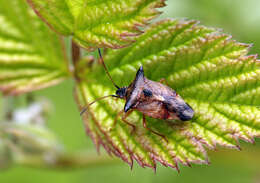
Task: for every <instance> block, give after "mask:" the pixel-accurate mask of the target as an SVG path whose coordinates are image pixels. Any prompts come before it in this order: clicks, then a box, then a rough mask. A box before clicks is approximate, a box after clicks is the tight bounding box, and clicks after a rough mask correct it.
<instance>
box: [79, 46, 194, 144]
mask: <svg viewBox="0 0 260 183" xmlns="http://www.w3.org/2000/svg"><path fill="white" fill-rule="evenodd" d="M98 53H99V57H100V60H101V63H102V65H103V67H104V69H105V72H106V74H107V76H108V77H109V79H110V80H111V82H112V83H113V85H114V86H115V87H116V88H117V90H116V94H115V95H108V96H104V97H101V98H98V99H96V100H95V101H93V102H91V103H89V104H88V105H87V106H85V107H84V108H83V110H82V111H81V113H80V115H82V114H83V113H84V112H85V111H86V110H87V109H88V107H89V106H90V105H92V104H94V103H95V102H97V101H99V100H102V99H105V98H107V97H116V98H120V99H124V100H125V101H126V103H125V106H124V109H123V110H122V111H120V112H119V113H118V115H117V118H118V116H121V117H122V121H123V122H125V123H127V124H128V125H130V126H132V128H133V132H134V130H135V125H133V124H131V123H129V122H128V121H127V120H126V118H127V117H128V116H129V115H130V114H131V112H132V111H133V110H137V111H140V112H141V113H142V114H143V126H144V128H146V129H148V130H150V131H151V132H152V133H154V134H156V135H159V136H161V137H162V138H164V139H165V140H166V141H167V139H166V138H165V136H164V135H162V134H160V133H158V132H156V131H154V130H152V129H150V128H148V126H147V124H146V118H145V116H149V117H152V118H156V119H164V120H176V119H177V120H180V121H188V120H191V119H192V117H193V115H194V111H193V109H192V108H191V106H190V105H189V104H187V103H186V102H185V101H184V100H183V99H182V98H181V97H180V96H179V95H178V94H177V93H176V92H175V91H174V90H173V89H172V88H170V87H168V86H166V85H163V84H162V83H161V82H155V81H151V80H149V79H147V78H146V77H145V76H144V70H143V67H142V66H141V67H140V68H139V69H138V71H137V73H136V76H135V79H134V80H133V82H132V83H131V84H130V85H129V86H126V87H119V86H117V85H116V84H115V82H114V81H113V79H112V77H111V75H110V74H109V72H108V70H107V67H106V65H105V63H104V60H103V57H102V55H101V51H100V49H98ZM161 81H162V80H161ZM117 118H116V119H115V123H116V121H117Z"/></svg>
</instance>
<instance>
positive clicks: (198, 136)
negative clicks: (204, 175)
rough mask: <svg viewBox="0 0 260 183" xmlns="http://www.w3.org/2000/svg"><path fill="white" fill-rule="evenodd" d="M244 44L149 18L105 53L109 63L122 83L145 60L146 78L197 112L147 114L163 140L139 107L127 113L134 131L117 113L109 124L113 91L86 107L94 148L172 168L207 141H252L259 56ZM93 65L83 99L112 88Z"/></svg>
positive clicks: (198, 153) (256, 131) (257, 116)
mask: <svg viewBox="0 0 260 183" xmlns="http://www.w3.org/2000/svg"><path fill="white" fill-rule="evenodd" d="M248 48H249V45H246V44H241V43H237V42H235V41H233V40H231V39H230V36H228V35H226V34H223V33H221V32H219V31H217V30H215V29H211V28H207V27H204V26H201V25H198V23H197V22H196V21H185V20H164V21H161V22H159V23H157V24H154V25H153V26H151V27H150V28H149V29H148V30H147V31H146V33H145V34H143V35H142V36H141V37H140V38H139V39H138V41H137V42H136V43H134V44H133V45H132V46H131V47H127V48H124V49H120V50H113V51H109V52H108V53H107V54H106V56H105V58H104V59H105V62H106V64H107V67H108V70H109V71H110V73H111V75H112V78H113V79H114V80H115V82H116V83H117V84H118V85H119V86H128V85H129V84H130V82H131V81H132V80H133V79H134V76H135V73H136V71H137V69H138V68H139V67H140V66H141V65H143V67H144V72H145V75H146V77H147V78H148V79H151V80H154V81H159V80H160V79H161V78H165V79H166V81H167V83H168V85H169V86H170V87H171V88H173V89H174V90H176V91H177V93H179V94H180V95H181V96H182V97H183V98H184V100H185V101H186V102H187V103H189V104H190V105H191V106H192V107H193V109H194V110H195V117H194V118H193V119H192V120H191V121H188V122H181V121H179V122H173V123H166V121H164V120H157V119H152V118H147V123H148V126H149V127H150V128H152V129H153V130H155V131H157V132H160V133H162V134H164V135H165V136H166V137H167V139H168V141H169V142H168V143H166V142H165V141H164V140H163V139H162V138H161V137H159V136H157V135H154V134H152V133H151V132H150V131H148V130H146V129H144V128H143V127H142V118H141V114H140V112H135V113H134V114H131V115H130V116H129V117H128V118H127V120H128V121H129V122H131V123H132V124H135V125H136V126H137V130H136V131H135V133H134V134H131V129H132V128H131V126H128V125H127V124H125V123H124V122H123V121H121V118H120V117H119V118H118V121H117V123H116V125H115V126H114V124H115V123H114V121H115V119H116V115H117V113H118V112H119V111H120V110H122V109H123V106H124V101H123V100H120V99H115V98H110V99H105V100H102V101H99V102H96V104H94V105H92V106H91V107H90V108H89V111H87V112H86V113H85V114H84V116H83V118H84V122H85V126H86V129H87V132H88V134H89V135H90V136H91V138H92V139H93V141H94V143H95V144H96V145H97V147H99V145H103V146H104V148H105V149H106V150H107V151H108V152H109V153H113V154H115V155H117V156H119V157H121V158H122V159H123V160H124V161H126V162H128V163H129V164H132V161H133V159H135V160H136V161H137V162H138V163H139V164H140V165H141V166H149V167H155V166H156V161H159V162H161V163H162V164H163V165H166V166H171V167H175V168H178V166H177V163H178V162H180V163H183V164H185V165H189V163H191V162H193V163H207V162H208V159H207V155H206V149H205V147H208V148H210V149H215V148H216V145H217V144H219V145H221V146H225V147H231V148H239V144H238V142H237V141H238V138H241V139H243V140H246V141H249V142H253V137H255V136H259V135H260V108H259V106H260V62H259V61H258V60H256V57H255V56H246V55H247V53H248ZM91 69H92V70H91ZM91 69H90V70H88V71H86V72H87V76H88V77H86V76H85V77H83V78H82V81H81V82H80V83H79V84H78V86H77V90H76V94H77V97H78V100H79V103H80V104H81V106H82V105H83V104H85V103H89V102H91V101H93V100H95V99H96V98H98V97H101V96H104V95H108V94H114V92H115V88H114V87H113V85H112V83H111V82H110V81H109V80H108V77H107V76H106V75H105V72H104V69H103V68H102V67H101V65H98V66H94V67H93V68H91ZM93 70H95V72H92V71H93Z"/></svg>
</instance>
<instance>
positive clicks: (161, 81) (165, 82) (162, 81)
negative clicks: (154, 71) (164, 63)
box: [159, 78, 169, 86]
mask: <svg viewBox="0 0 260 183" xmlns="http://www.w3.org/2000/svg"><path fill="white" fill-rule="evenodd" d="M159 82H160V83H162V84H166V85H167V86H169V84H168V82H167V80H166V79H165V78H162V79H160V80H159Z"/></svg>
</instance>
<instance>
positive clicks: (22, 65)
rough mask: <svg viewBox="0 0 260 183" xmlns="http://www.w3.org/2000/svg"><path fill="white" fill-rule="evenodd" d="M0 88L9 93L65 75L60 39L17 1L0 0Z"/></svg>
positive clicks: (50, 81) (21, 90) (23, 90)
mask: <svg viewBox="0 0 260 183" xmlns="http://www.w3.org/2000/svg"><path fill="white" fill-rule="evenodd" d="M0 24H1V26H0V89H1V90H2V91H3V92H4V93H5V94H9V95H15V94H20V93H23V92H28V91H32V90H36V89H40V88H44V87H47V86H50V85H54V84H56V83H58V82H60V81H62V80H63V79H65V78H67V77H68V73H69V72H68V67H67V64H66V57H65V55H64V50H63V45H62V44H63V43H62V40H61V39H60V38H59V37H58V36H57V35H56V34H55V33H54V32H52V31H51V30H50V29H49V28H48V27H47V26H46V25H45V24H44V23H43V22H42V21H41V20H40V19H39V18H38V17H37V15H36V14H35V13H34V12H33V10H31V8H30V7H29V6H28V5H27V4H26V2H24V1H21V0H12V1H8V2H7V1H5V0H0Z"/></svg>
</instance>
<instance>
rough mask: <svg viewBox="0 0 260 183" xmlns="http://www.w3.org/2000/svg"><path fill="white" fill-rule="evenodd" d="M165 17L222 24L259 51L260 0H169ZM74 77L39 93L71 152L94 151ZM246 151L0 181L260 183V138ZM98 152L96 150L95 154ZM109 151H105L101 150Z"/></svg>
mask: <svg viewBox="0 0 260 183" xmlns="http://www.w3.org/2000/svg"><path fill="white" fill-rule="evenodd" d="M167 4H168V6H167V7H166V8H163V9H162V11H164V13H163V14H162V16H161V17H160V18H166V17H186V18H189V19H196V20H200V21H201V23H202V24H204V25H207V26H212V27H219V28H222V29H223V30H224V32H226V33H230V34H232V35H233V38H234V39H236V40H238V41H239V42H244V43H253V44H254V47H253V48H252V49H251V53H259V50H260V34H259V30H260V11H259V7H260V1H259V0H247V1H246V0H168V1H167ZM72 91H73V81H66V82H64V83H62V84H60V85H58V86H55V87H52V88H48V89H45V90H41V91H37V92H35V94H36V95H39V96H45V97H47V98H49V99H50V100H51V101H52V102H53V105H54V109H55V111H54V112H53V113H52V115H51V118H50V120H49V121H48V127H49V128H50V129H51V130H52V131H54V132H55V133H56V134H57V136H58V138H59V140H60V141H61V142H63V143H64V144H65V146H66V148H67V149H68V151H71V152H72V151H76V150H82V149H87V150H88V151H90V152H91V151H93V152H95V149H94V146H93V144H92V142H91V141H90V138H89V137H87V136H86V135H85V131H84V128H83V124H82V121H81V119H80V116H79V112H78V110H77V107H76V104H75V103H74V101H73V96H72ZM241 144H242V151H241V152H237V151H236V150H230V149H228V150H226V149H225V150H219V151H218V152H209V156H210V160H211V165H209V166H208V165H193V166H192V168H189V167H183V166H181V168H180V169H181V173H177V172H176V171H175V170H173V169H171V168H165V167H162V166H158V170H157V173H156V174H155V173H154V172H153V170H151V169H148V168H146V169H143V168H140V167H139V166H138V165H137V164H135V166H134V169H133V170H132V171H131V170H130V168H129V166H128V165H127V164H125V163H123V162H120V161H119V162H115V163H111V165H109V164H106V165H98V166H93V167H89V168H85V169H76V170H65V171H64V170H47V169H35V168H25V167H12V168H11V169H8V170H5V171H3V172H1V173H0V183H16V182H19V183H31V182H32V183H36V182H37V183H45V182H46V183H47V182H48V183H49V182H64V183H69V182H71V183H85V182H86V183H96V182H97V183H98V182H100V183H103V182H106V183H109V182H113V183H117V182H142V183H148V182H166V183H167V182H169V183H170V182H171V183H173V182H182V183H185V182H200V183H204V182H212V183H214V182H227V183H232V182H234V183H247V182H250V183H258V182H260V140H256V143H255V144H253V145H252V144H246V143H242V142H241ZM94 154H95V153H94ZM102 154H104V153H102Z"/></svg>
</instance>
